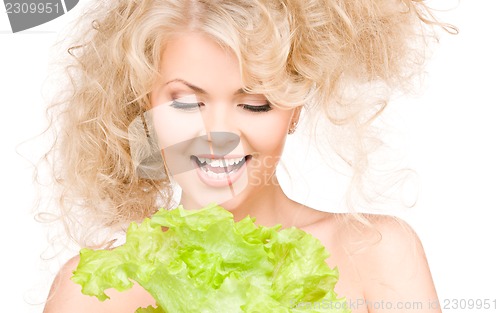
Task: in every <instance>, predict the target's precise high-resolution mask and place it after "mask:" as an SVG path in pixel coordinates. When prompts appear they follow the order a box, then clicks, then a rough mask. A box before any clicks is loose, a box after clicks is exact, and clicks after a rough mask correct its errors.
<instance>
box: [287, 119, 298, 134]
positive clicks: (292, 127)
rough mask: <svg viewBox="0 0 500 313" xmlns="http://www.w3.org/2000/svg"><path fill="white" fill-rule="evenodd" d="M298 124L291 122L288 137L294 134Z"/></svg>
mask: <svg viewBox="0 0 500 313" xmlns="http://www.w3.org/2000/svg"><path fill="white" fill-rule="evenodd" d="M298 123H299V122H298V121H293V122H292V126H291V127H290V128H289V129H288V135H291V134H293V133H295V130H296V129H297V124H298Z"/></svg>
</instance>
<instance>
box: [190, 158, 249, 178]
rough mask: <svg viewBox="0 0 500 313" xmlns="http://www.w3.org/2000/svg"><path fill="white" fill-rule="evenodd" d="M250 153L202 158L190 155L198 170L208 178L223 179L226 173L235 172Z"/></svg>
mask: <svg viewBox="0 0 500 313" xmlns="http://www.w3.org/2000/svg"><path fill="white" fill-rule="evenodd" d="M251 158H252V156H251V155H245V156H243V157H239V158H203V157H198V156H195V155H192V156H191V160H193V161H194V162H195V163H196V165H197V166H198V167H199V168H200V170H201V171H202V172H203V173H204V174H205V175H207V176H208V177H210V178H213V179H224V178H226V177H227V176H228V175H231V174H234V173H236V172H237V171H238V170H239V169H240V168H241V167H242V166H243V165H244V164H245V163H246V161H247V160H249V159H251Z"/></svg>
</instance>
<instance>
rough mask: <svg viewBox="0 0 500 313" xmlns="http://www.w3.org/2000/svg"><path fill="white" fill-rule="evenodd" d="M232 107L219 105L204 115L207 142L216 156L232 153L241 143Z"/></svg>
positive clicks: (212, 107)
mask: <svg viewBox="0 0 500 313" xmlns="http://www.w3.org/2000/svg"><path fill="white" fill-rule="evenodd" d="M232 110H233V109H232V108H231V106H230V105H225V104H223V103H219V104H216V105H213V106H211V107H210V108H208V109H207V110H206V111H205V112H204V114H203V122H204V123H205V129H206V133H207V137H206V139H207V141H208V143H209V145H210V146H211V148H212V150H213V151H212V153H213V154H216V155H226V154H229V153H231V151H233V150H234V149H235V148H236V147H237V146H238V144H239V143H240V132H239V129H238V127H237V125H236V123H235V118H234V116H232V113H233V111H232Z"/></svg>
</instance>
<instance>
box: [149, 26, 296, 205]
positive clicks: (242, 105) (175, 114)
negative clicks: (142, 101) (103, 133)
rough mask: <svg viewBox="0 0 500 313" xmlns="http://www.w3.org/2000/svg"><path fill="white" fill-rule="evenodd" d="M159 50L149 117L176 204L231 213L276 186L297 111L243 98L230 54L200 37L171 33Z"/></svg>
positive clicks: (248, 96)
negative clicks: (175, 187)
mask: <svg viewBox="0 0 500 313" xmlns="http://www.w3.org/2000/svg"><path fill="white" fill-rule="evenodd" d="M165 47H166V48H165V50H164V51H163V53H162V60H161V69H160V70H161V79H160V80H159V81H158V82H157V84H156V86H155V88H154V90H153V92H152V95H151V100H152V104H153V109H152V110H151V112H150V113H152V119H153V123H154V128H155V130H156V133H157V136H158V140H159V144H160V147H161V148H162V149H163V156H164V159H165V161H166V164H167V167H168V169H169V172H170V175H171V176H173V178H174V180H175V181H176V182H177V183H178V184H179V185H180V186H181V188H182V198H181V204H183V205H184V206H185V207H186V208H188V209H196V208H200V207H202V206H205V205H207V204H209V203H214V202H215V203H218V204H220V205H222V206H224V207H225V208H226V209H228V210H231V209H234V208H237V207H238V206H239V205H241V204H243V203H244V202H245V201H247V200H248V199H250V198H251V197H256V196H259V194H261V192H265V191H266V190H270V189H273V188H277V180H276V177H275V169H276V166H277V163H278V161H279V158H280V156H281V153H282V150H283V146H284V143H285V139H286V136H287V132H288V130H289V127H290V125H291V121H292V118H293V119H294V118H295V117H296V116H295V115H294V112H298V111H297V110H284V109H279V108H277V107H273V106H271V105H270V104H269V103H268V102H267V99H266V98H265V97H264V96H263V95H258V94H248V93H245V92H244V91H243V89H242V88H243V84H242V81H241V77H240V70H239V64H238V60H237V59H236V57H235V55H234V54H233V53H232V52H230V51H229V50H228V49H223V48H222V47H221V46H219V45H218V44H217V43H216V42H215V41H213V40H211V39H210V38H209V37H207V36H204V35H202V34H197V33H187V34H182V35H178V36H177V37H175V38H173V39H172V40H170V41H168V42H167V43H166V45H165Z"/></svg>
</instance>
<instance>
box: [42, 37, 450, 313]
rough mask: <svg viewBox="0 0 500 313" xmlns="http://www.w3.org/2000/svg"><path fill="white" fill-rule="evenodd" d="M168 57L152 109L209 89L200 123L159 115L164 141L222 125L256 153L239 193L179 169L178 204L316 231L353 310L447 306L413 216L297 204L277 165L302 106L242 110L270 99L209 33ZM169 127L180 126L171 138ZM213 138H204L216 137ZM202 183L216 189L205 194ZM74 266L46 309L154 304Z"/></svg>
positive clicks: (176, 42) (76, 312) (172, 45)
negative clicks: (214, 205) (90, 286)
mask: <svg viewBox="0 0 500 313" xmlns="http://www.w3.org/2000/svg"><path fill="white" fill-rule="evenodd" d="M199 51H203V53H199ZM162 60H163V61H162V68H161V73H162V79H161V80H160V81H159V82H158V84H157V86H155V89H154V91H153V93H152V95H151V100H152V103H153V107H159V106H161V105H162V104H164V103H170V102H171V101H172V100H174V99H175V98H176V97H182V96H186V95H191V94H193V93H196V92H195V91H196V90H193V88H191V87H189V86H188V85H186V83H184V82H187V83H188V84H189V85H191V86H192V85H195V86H196V87H199V88H202V89H203V90H204V91H205V93H204V94H203V95H201V94H200V93H199V92H198V93H197V98H198V99H201V98H203V101H204V102H205V104H204V105H205V106H204V107H202V108H201V110H200V112H199V114H198V113H195V114H192V115H191V116H190V117H189V118H191V119H192V121H191V122H192V123H188V124H189V125H196V126H193V127H189V128H186V127H185V126H183V125H185V124H187V123H178V122H177V125H176V124H175V123H176V121H178V120H179V118H180V117H182V116H183V114H186V112H175V111H172V110H171V111H170V113H171V114H173V115H169V114H165V115H161V116H162V118H168V116H174V117H175V118H172V119H171V120H170V122H171V123H173V124H169V123H167V122H165V123H164V124H163V125H164V126H161V125H159V124H157V125H156V127H158V128H157V131H158V133H159V136H160V137H161V138H160V140H161V141H162V145H164V147H169V146H171V145H175V144H176V143H178V142H182V141H185V140H189V139H190V138H191V139H192V138H197V137H200V136H203V135H206V134H207V133H210V132H212V131H225V132H231V133H234V134H237V135H238V136H239V138H240V141H239V143H238V145H237V146H236V148H235V149H234V150H235V151H237V153H240V154H241V153H244V154H245V155H247V154H249V155H252V159H251V161H250V162H249V163H248V168H247V173H246V174H247V175H246V178H244V179H242V181H243V182H244V183H243V184H241V185H240V186H236V187H235V189H237V190H236V191H235V190H233V191H232V192H231V190H230V189H231V188H228V187H226V188H220V189H221V190H219V189H218V188H208V187H206V186H204V185H203V184H201V183H199V180H198V179H197V177H196V173H195V171H185V172H184V173H181V174H175V175H174V176H176V175H177V177H175V178H176V179H178V180H179V184H181V186H183V187H184V188H183V194H182V199H181V203H183V205H184V206H185V207H186V208H188V209H190V208H196V207H200V205H204V204H206V203H207V202H209V201H213V200H211V198H210V197H211V196H215V197H217V198H218V199H219V200H220V202H221V203H222V204H223V206H224V207H225V208H226V209H228V210H229V211H231V212H232V213H233V214H234V215H235V218H236V219H237V220H238V219H241V218H242V217H244V216H246V215H248V214H251V215H252V216H254V217H256V222H257V223H258V224H261V225H266V226H272V225H275V224H277V223H280V224H282V225H283V227H291V226H295V227H298V228H301V229H303V230H304V231H306V232H309V233H311V234H312V235H313V236H315V237H316V238H318V239H319V240H320V241H321V242H322V243H323V244H324V245H325V247H326V248H327V250H328V251H329V252H330V254H331V255H330V257H329V258H328V259H327V262H328V264H329V265H330V266H331V267H332V268H333V267H335V266H337V267H338V268H339V271H340V280H339V282H338V283H337V286H336V288H335V291H336V292H337V293H338V294H339V295H340V296H345V297H346V298H347V299H348V304H350V308H351V310H352V312H353V313H366V312H370V313H374V312H375V313H383V312H441V310H440V308H439V305H433V304H435V301H436V299H437V295H436V291H435V288H434V285H433V282H432V277H431V274H430V271H429V267H428V264H427V261H426V257H425V253H424V250H423V248H422V245H421V244H420V241H419V239H418V236H417V235H416V234H415V233H414V232H413V230H412V229H411V228H410V227H409V226H408V225H407V224H406V223H404V222H403V221H401V220H399V219H396V218H393V217H389V216H383V215H364V217H365V218H366V219H367V220H368V221H369V222H370V223H371V224H372V226H373V227H369V226H366V225H364V224H363V223H361V222H357V221H350V222H347V219H348V218H349V216H347V215H345V214H332V213H326V212H320V211H317V210H314V209H312V208H309V207H306V206H304V205H301V204H300V203H297V202H294V201H293V200H291V199H289V198H288V197H287V196H286V195H285V194H284V192H283V191H282V189H281V188H280V186H279V184H277V183H276V181H275V180H274V178H275V177H274V171H275V167H276V164H277V162H278V160H279V157H280V156H281V152H282V149H283V145H284V143H285V141H286V137H287V133H288V129H289V127H290V126H291V124H292V122H293V121H294V120H296V119H297V118H298V114H299V112H300V111H299V110H298V109H296V110H281V109H278V108H273V110H271V111H268V112H260V113H251V112H247V111H245V109H244V107H242V106H241V104H244V103H252V104H253V105H263V104H264V103H265V102H264V100H265V99H264V98H263V96H261V95H248V94H242V93H238V92H237V91H238V90H239V89H241V88H242V87H243V84H242V82H241V79H240V72H239V67H238V63H237V60H236V58H235V56H234V55H232V53H230V52H228V50H227V49H223V48H221V47H220V46H219V45H217V44H216V43H215V42H214V41H212V40H211V39H209V38H208V37H205V36H203V35H200V34H196V33H189V34H184V35H183V36H180V37H177V38H174V39H172V40H171V41H170V42H169V43H168V45H167V48H166V49H165V51H164V52H163V55H162ZM172 80H174V81H173V82H172ZM198 91H199V90H198ZM166 109H171V108H168V107H166ZM174 110H177V111H178V109H174ZM176 114H177V115H176ZM190 114H191V113H190ZM158 116H160V115H158ZM194 121H197V122H198V123H194ZM168 125H174V126H175V127H179V128H176V129H177V130H179V129H182V131H179V132H178V133H179V134H178V135H176V136H170V135H169V134H170V133H171V132H169V131H168V130H169V128H168V127H170V126H168ZM255 125H259V127H258V128H257V127H255ZM162 127H163V128H162ZM182 127H184V128H182ZM206 138H208V139H206V140H207V141H209V142H208V143H207V145H209V146H210V145H213V144H215V143H213V142H210V138H209V137H206ZM212 141H213V140H212ZM190 149H191V150H190ZM192 152H193V150H192V148H190V147H189V146H188V147H186V148H185V149H180V150H179V151H169V150H168V149H166V153H171V154H175V153H177V154H178V157H179V158H180V159H182V158H183V157H184V158H185V157H186V155H189V154H190V153H192ZM174 156H175V155H174ZM174 159H175V158H174ZM264 160H267V161H268V162H266V163H265V162H263V161H264ZM269 160H273V162H269ZM171 166H173V165H170V167H171ZM188 182H191V184H189V183H188ZM204 188H205V189H207V188H208V189H209V191H210V192H206V193H203V192H202V191H203V189H204ZM228 190H229V191H228ZM200 194H201V196H200ZM257 195H258V196H257ZM379 235H380V236H379ZM77 264H78V257H75V258H73V259H71V260H70V261H69V262H68V263H67V264H66V265H65V266H64V267H63V268H62V269H61V271H60V273H59V274H58V276H57V277H56V279H55V281H54V284H53V286H52V289H51V292H50V295H49V299H48V301H47V304H46V307H45V310H44V313H63V312H65V313H67V312H72V313H80V312H81V313H83V312H95V313H100V312H103V313H114V312H117V313H118V312H120V313H127V312H130V313H132V312H134V311H135V310H136V309H137V308H138V307H146V306H148V305H154V304H155V302H154V300H153V299H152V297H151V296H150V295H149V294H148V293H147V292H146V291H145V290H144V289H142V287H140V286H139V285H135V286H134V287H133V288H132V289H131V290H128V291H125V292H121V293H120V292H116V291H114V290H109V291H108V295H109V296H110V298H111V299H110V300H107V301H105V302H100V301H98V300H97V299H95V298H93V297H88V296H84V295H82V294H81V292H80V286H78V285H76V284H74V283H73V282H71V281H70V277H71V275H72V271H73V270H74V269H75V268H76V266H77ZM398 302H409V303H417V304H418V303H421V307H418V305H417V307H415V305H414V309H410V308H406V309H396V305H397V304H398ZM365 303H369V304H370V305H364V304H365ZM429 303H431V305H430V304H429ZM390 305H392V307H391V308H390V307H389V306H390Z"/></svg>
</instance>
